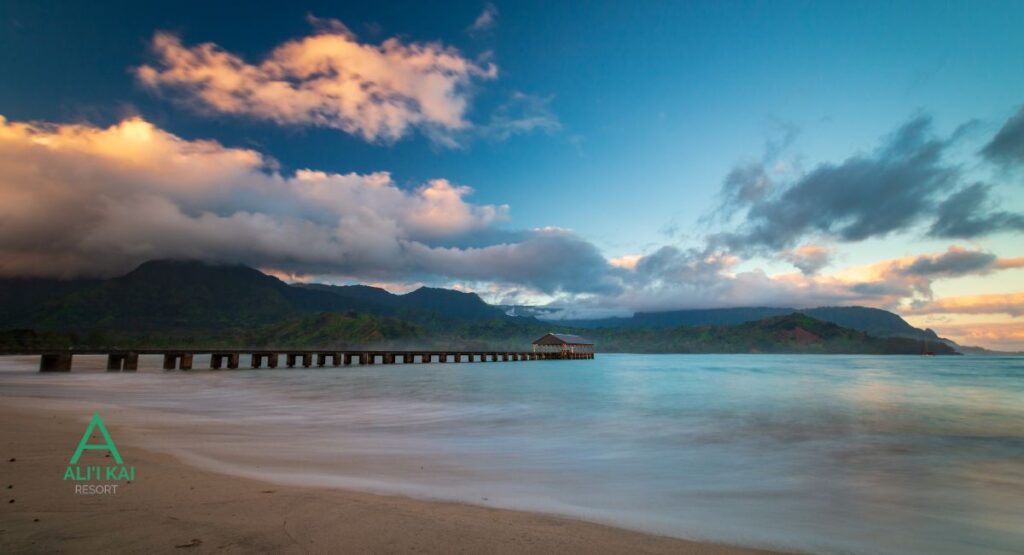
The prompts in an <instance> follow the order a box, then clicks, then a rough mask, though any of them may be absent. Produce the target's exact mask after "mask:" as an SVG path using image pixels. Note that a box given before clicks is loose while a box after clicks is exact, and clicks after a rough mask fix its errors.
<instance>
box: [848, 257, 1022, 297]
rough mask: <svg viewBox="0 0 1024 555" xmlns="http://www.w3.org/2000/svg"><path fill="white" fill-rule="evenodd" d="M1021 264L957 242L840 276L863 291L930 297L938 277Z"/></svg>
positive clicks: (1006, 267)
mask: <svg viewBox="0 0 1024 555" xmlns="http://www.w3.org/2000/svg"><path fill="white" fill-rule="evenodd" d="M1019 267H1024V258H1000V257H998V256H996V255H995V254H993V253H990V252H984V251H980V250H970V249H965V248H963V247H959V246H956V245H953V246H950V247H949V248H947V249H946V251H945V252H942V253H932V254H922V255H917V256H904V257H901V258H895V259H891V260H883V261H880V262H876V263H874V264H870V265H868V266H866V267H863V268H858V269H855V270H853V271H847V272H846V273H845V275H841V277H842V278H843V279H846V280H848V281H851V282H855V283H857V285H855V287H860V288H861V289H862V290H863V291H866V290H867V289H868V288H873V289H874V290H875V291H876V292H880V291H882V290H883V289H884V290H885V291H886V292H887V294H889V295H893V296H896V297H901V298H910V297H914V296H915V295H917V296H921V297H924V298H925V299H929V300H930V299H931V298H932V290H931V285H932V282H933V281H935V280H938V279H951V278H957V277H963V276H969V275H987V274H990V273H992V272H996V271H999V270H1007V269H1011V268H1019Z"/></svg>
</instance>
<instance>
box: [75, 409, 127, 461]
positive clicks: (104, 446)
mask: <svg viewBox="0 0 1024 555" xmlns="http://www.w3.org/2000/svg"><path fill="white" fill-rule="evenodd" d="M96 428H99V430H100V434H102V435H103V439H104V440H105V443H89V435H90V434H92V431H93V430H94V429H96ZM86 449H97V450H101V451H103V450H106V451H110V454H111V455H112V456H113V457H114V462H115V463H117V464H124V461H122V460H121V453H118V452H117V446H116V445H114V440H112V439H110V432H108V431H107V427H106V426H104V425H103V419H102V418H100V413H98V412H97V413H96V414H94V415H92V422H89V427H88V428H86V429H85V434H84V435H82V441H79V442H78V449H75V454H74V455H71V464H78V458H79V457H81V456H82V451H85V450H86Z"/></svg>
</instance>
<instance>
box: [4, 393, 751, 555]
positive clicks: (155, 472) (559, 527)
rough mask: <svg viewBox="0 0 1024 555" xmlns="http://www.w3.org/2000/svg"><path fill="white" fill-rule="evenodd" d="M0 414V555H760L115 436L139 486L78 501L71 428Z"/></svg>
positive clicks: (8, 408) (7, 406)
mask: <svg viewBox="0 0 1024 555" xmlns="http://www.w3.org/2000/svg"><path fill="white" fill-rule="evenodd" d="M0 405H2V407H0V418H2V419H3V422H4V425H3V427H2V429H0V438H2V439H0V445H2V447H3V451H2V461H0V464H3V467H4V472H3V473H2V475H3V483H2V484H0V487H3V488H4V490H3V491H4V494H5V497H6V499H5V500H4V503H3V504H2V509H0V551H2V552H4V553H26V552H51V553H52V552H76V553H100V552H122V553H125V552H127V553H153V552H175V553H206V552H283V553H326V552H335V553H337V552H342V553H591V554H592V553H627V552H628V553H693V554H709V555H710V554H738V553H766V552H765V551H758V550H752V549H745V548H739V547H732V546H724V545H716V544H709V543H701V542H693V541H685V540H679V539H673V538H667V537H660V536H654V535H648V534H642V533H637V532H632V531H628V530H623V529H619V528H614V527H610V526H604V525H600V524H593V523H588V522H581V521H576V520H570V519H565V518H560V517H555V516H549V515H542V514H534V513H529V512H522V511H511V510H502V509H493V508H487V507H479V506H472V505H466V504H460V503H450V502H441V501H429V500H420V499H410V498H404V497H397V496H383V495H376V494H369V493H362V492H356V491H347V490H338V489H326V488H306V487H293V486H282V485H278V484H271V483H265V482H260V481H255V480H249V479H244V478H238V477H233V476H227V475H223V474H217V473H212V472H208V471H205V470H201V469H198V468H194V467H192V466H189V465H187V464H185V463H183V462H181V461H179V460H177V459H176V458H175V457H172V456H169V455H165V454H160V453H154V452H149V451H146V450H144V449H141V448H139V447H138V446H137V445H134V444H133V442H132V441H130V439H129V438H120V437H119V438H116V439H117V442H118V447H119V448H120V451H121V454H122V456H124V457H125V459H126V460H130V462H131V464H132V465H134V466H135V467H136V468H137V470H138V474H139V478H138V479H137V480H136V481H134V482H132V483H128V484H123V485H122V486H120V487H119V488H118V491H117V493H116V494H114V495H79V494H75V493H74V488H73V485H72V484H71V483H70V482H65V481H63V480H62V474H63V471H64V469H65V467H66V465H67V462H68V457H69V456H70V454H71V451H72V450H73V448H74V446H75V445H76V444H77V442H78V440H79V439H80V438H81V433H82V431H83V425H84V422H83V421H82V419H80V418H76V417H74V416H71V415H69V414H66V413H64V412H62V411H57V410H52V409H47V408H40V407H35V408H33V407H32V406H31V405H30V404H28V403H26V402H25V400H23V399H13V398H9V397H3V398H0ZM110 417H113V418H116V417H117V413H116V411H115V412H112V413H111V414H110ZM88 456H92V457H99V456H100V455H98V454H91V455H88ZM84 461H85V460H84V459H83V462H84Z"/></svg>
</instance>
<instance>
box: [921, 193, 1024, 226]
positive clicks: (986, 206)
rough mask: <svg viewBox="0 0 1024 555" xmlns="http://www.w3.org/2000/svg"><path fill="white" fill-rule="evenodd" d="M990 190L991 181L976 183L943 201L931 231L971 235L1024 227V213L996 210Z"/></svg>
mask: <svg viewBox="0 0 1024 555" xmlns="http://www.w3.org/2000/svg"><path fill="white" fill-rule="evenodd" d="M990 191H991V187H990V186H989V185H985V184H983V183H975V184H973V185H969V186H967V187H965V188H963V189H961V190H959V191H957V192H956V193H953V194H952V195H950V196H949V198H947V199H946V200H944V201H942V203H941V204H939V206H938V208H937V210H936V213H937V215H938V216H937V217H936V219H935V221H934V222H933V223H932V226H931V228H930V229H929V230H928V234H929V235H931V236H933V237H941V238H951V237H960V238H965V239H970V238H973V237H984V236H986V235H991V234H993V233H997V232H1000V231H1024V214H1017V213H1014V212H1006V211H1002V210H994V209H993V208H992V202H991V201H990V200H989V192H990Z"/></svg>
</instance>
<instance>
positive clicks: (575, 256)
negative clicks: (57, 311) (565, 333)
mask: <svg viewBox="0 0 1024 555" xmlns="http://www.w3.org/2000/svg"><path fill="white" fill-rule="evenodd" d="M471 193H472V190H471V189H469V188H468V187H464V186H459V185H455V184H453V183H450V182H449V181H447V180H445V179H435V180H431V181H428V182H426V183H423V184H421V185H420V186H418V187H416V188H414V189H412V190H406V189H403V188H400V187H398V186H397V185H396V184H395V182H394V181H393V180H392V178H391V176H390V175H389V174H388V173H386V172H377V173H371V174H354V173H350V174H335V173H325V172H320V171H314V170H300V171H297V172H295V173H294V174H290V175H285V174H281V173H279V172H278V171H276V170H275V169H274V168H273V164H272V163H271V162H270V161H269V160H267V159H266V158H264V157H263V156H262V155H261V154H259V153H258V152H255V151H253V150H248V149H239V148H230V147H225V146H223V145H221V144H219V143H216V142H213V141H202V140H196V141H189V140H185V139H182V138H180V137H177V136H175V135H173V134H171V133H168V132H166V131H163V130H161V129H159V128H157V127H155V126H154V125H152V124H151V123H149V122H147V121H145V120H143V119H141V118H131V119H127V120H124V121H122V122H120V123H119V124H117V125H114V126H111V127H109V128H98V127H93V126H89V125H48V124H28V123H18V122H9V121H7V120H5V119H3V118H2V117H0V222H2V223H0V275H3V276H51V277H70V276H81V275H114V274H118V273H121V272H124V271H126V270H129V269H131V268H132V267H134V266H135V265H137V264H138V263H140V262H143V261H145V260H148V259H153V258H168V257H171V258H175V257H176V258H195V259H200V260H210V261H230V262H239V263H245V264H249V265H252V266H256V267H261V268H267V269H270V270H277V271H281V272H284V273H299V274H327V275H334V276H341V277H350V278H356V279H372V280H388V279H396V280H406V281H407V280H410V279H412V280H414V279H417V276H419V277H424V278H426V277H442V278H447V279H466V280H485V281H495V282H514V283H517V284H523V285H527V286H529V287H532V288H534V289H536V290H539V291H547V292H555V291H567V292H574V293H582V292H595V293H596V292H607V291H609V290H612V289H614V287H615V284H614V283H613V282H611V281H609V279H608V276H607V275H605V269H606V268H607V267H608V266H607V264H606V262H605V260H604V258H603V257H602V256H601V254H600V253H599V252H598V251H597V249H596V248H595V247H593V245H590V244H589V243H587V242H585V241H583V240H582V239H580V238H578V237H576V236H575V235H573V234H572V233H571V232H567V231H564V230H558V229H538V230H527V231H523V232H519V233H516V234H513V235H514V237H515V241H514V242H499V243H491V244H485V245H480V246H476V247H473V248H454V247H450V246H444V245H445V244H446V243H449V242H452V241H454V240H456V239H457V238H459V237H464V236H473V235H478V234H482V235H486V234H487V233H486V232H488V231H489V230H494V229H495V227H496V226H498V225H499V224H501V223H503V222H505V221H506V220H507V219H508V207H507V206H504V205H477V204H472V203H470V202H468V201H467V197H468V196H469V195H470V194H471ZM497 236H500V234H497Z"/></svg>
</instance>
